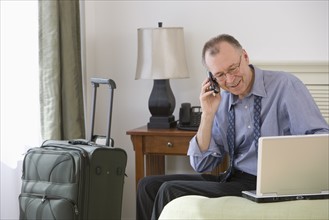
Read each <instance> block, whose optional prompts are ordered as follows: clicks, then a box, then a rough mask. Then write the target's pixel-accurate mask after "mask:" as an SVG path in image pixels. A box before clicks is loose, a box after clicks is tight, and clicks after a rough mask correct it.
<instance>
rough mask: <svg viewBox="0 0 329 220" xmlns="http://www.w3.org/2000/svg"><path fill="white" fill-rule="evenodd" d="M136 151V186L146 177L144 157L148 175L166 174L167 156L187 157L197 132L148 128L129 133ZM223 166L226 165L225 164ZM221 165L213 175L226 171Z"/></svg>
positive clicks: (140, 128)
mask: <svg viewBox="0 0 329 220" xmlns="http://www.w3.org/2000/svg"><path fill="white" fill-rule="evenodd" d="M127 134H128V135H130V136H131V141H132V143H133V146H134V150H135V169H136V186H137V183H138V181H139V180H140V179H141V178H143V177H144V176H145V173H144V155H145V156H146V175H147V176H148V175H159V174H165V155H182V156H186V154H187V149H188V146H189V142H190V140H191V138H192V137H193V136H194V135H195V134H196V132H195V131H183V130H178V129H176V128H169V129H148V128H147V127H146V126H143V127H139V128H136V129H133V130H129V131H127ZM223 164H226V163H225V162H224V163H223ZM225 168H226V166H223V165H220V166H218V167H217V168H216V169H215V170H214V171H212V173H213V174H215V175H217V174H218V173H219V172H223V171H225Z"/></svg>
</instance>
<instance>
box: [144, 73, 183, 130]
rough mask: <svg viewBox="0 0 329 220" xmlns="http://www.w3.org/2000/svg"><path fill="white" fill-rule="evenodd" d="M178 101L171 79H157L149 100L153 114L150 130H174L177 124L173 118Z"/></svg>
mask: <svg viewBox="0 0 329 220" xmlns="http://www.w3.org/2000/svg"><path fill="white" fill-rule="evenodd" d="M175 105H176V101H175V96H174V94H173V92H172V90H171V88H170V83H169V79H155V80H154V84H153V89H152V92H151V95H150V98H149V110H150V112H151V115H152V116H151V117H150V122H149V123H148V124H147V127H148V128H173V127H176V125H177V122H176V121H175V117H174V116H173V112H174V109H175Z"/></svg>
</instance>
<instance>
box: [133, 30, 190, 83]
mask: <svg viewBox="0 0 329 220" xmlns="http://www.w3.org/2000/svg"><path fill="white" fill-rule="evenodd" d="M187 77H189V73H188V68H187V64H186V58H185V44H184V31H183V28H182V27H159V28H139V29H138V58H137V68H136V77H135V79H174V78H187Z"/></svg>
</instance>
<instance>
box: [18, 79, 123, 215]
mask: <svg viewBox="0 0 329 220" xmlns="http://www.w3.org/2000/svg"><path fill="white" fill-rule="evenodd" d="M100 84H106V85H108V86H109V88H110V96H111V100H110V109H109V118H108V123H109V124H108V133H107V135H106V145H107V146H105V145H98V144H96V143H95V141H94V135H93V127H94V115H95V105H96V91H97V87H98V86H99V85H100ZM92 85H93V86H94V89H93V101H92V105H93V106H92V107H93V108H92V119H91V129H90V135H89V139H88V140H81V139H79V140H70V141H59V140H48V141H45V142H44V143H43V144H42V146H41V147H35V148H31V149H29V150H28V152H27V153H26V155H25V157H24V161H23V170H22V188H21V194H20V196H19V206H20V219H47V220H48V219H54V220H55V219H63V220H64V219H65V220H75V219H77V220H82V219H86V220H88V219H89V220H98V219H104V220H105V219H106V220H108V219H113V220H119V219H121V209H122V194H123V185H124V177H125V168H126V164H127V154H126V152H125V151H124V150H123V149H121V148H116V147H110V145H113V140H112V141H111V138H110V127H111V114H112V103H113V89H114V88H115V83H114V81H113V80H110V79H98V78H93V79H92Z"/></svg>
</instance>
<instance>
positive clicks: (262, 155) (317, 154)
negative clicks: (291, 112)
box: [242, 134, 329, 202]
mask: <svg viewBox="0 0 329 220" xmlns="http://www.w3.org/2000/svg"><path fill="white" fill-rule="evenodd" d="M258 143H259V144H258V164H257V167H258V168H257V185H256V190H253V191H242V196H243V197H245V198H247V199H250V200H252V201H255V202H274V201H288V200H299V199H328V198H329V181H328V180H329V177H328V176H329V160H328V157H329V150H328V149H329V134H314V135H293V136H273V137H261V138H259V142H258Z"/></svg>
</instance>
